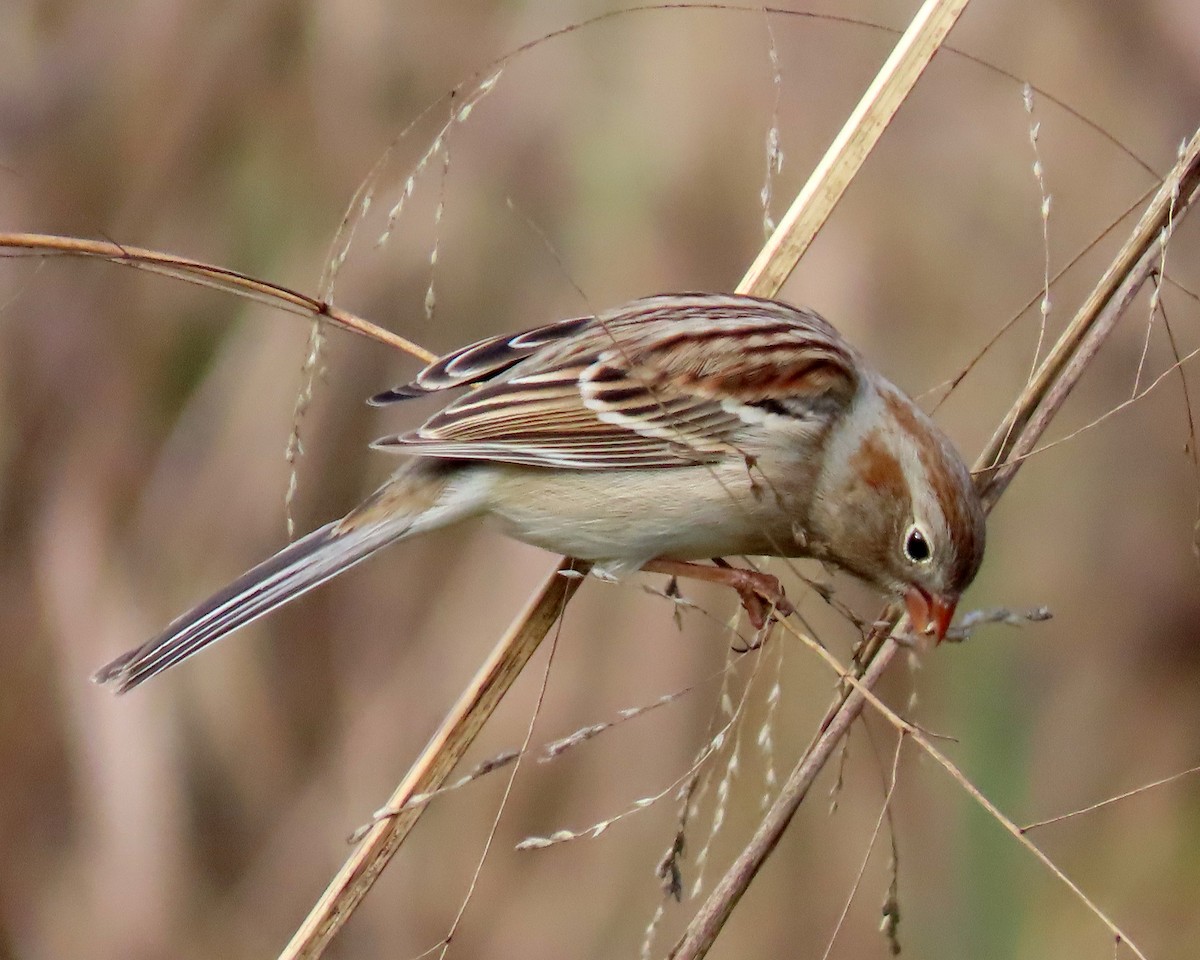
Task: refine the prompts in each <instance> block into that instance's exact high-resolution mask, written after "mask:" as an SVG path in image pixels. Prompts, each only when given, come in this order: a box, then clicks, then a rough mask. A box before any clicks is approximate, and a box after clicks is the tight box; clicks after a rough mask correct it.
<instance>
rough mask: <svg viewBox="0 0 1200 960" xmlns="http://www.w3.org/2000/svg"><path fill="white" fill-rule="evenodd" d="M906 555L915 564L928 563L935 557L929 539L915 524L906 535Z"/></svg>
mask: <svg viewBox="0 0 1200 960" xmlns="http://www.w3.org/2000/svg"><path fill="white" fill-rule="evenodd" d="M904 555H905V556H906V557H908V559H909V560H911V561H912V562H913V563H928V562H929V561H930V559H932V557H933V548H932V547H931V546H930V545H929V538H928V537H927V536H925V531H924V530H922V529H921V528H920V527H919V526H918V525H917V524H915V523H914V524H913V525H912V526H910V527H909V528H908V530H906V531H905V533H904Z"/></svg>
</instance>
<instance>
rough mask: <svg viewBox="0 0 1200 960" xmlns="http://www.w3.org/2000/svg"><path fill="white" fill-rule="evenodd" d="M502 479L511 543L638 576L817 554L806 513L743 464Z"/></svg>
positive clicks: (499, 496)
mask: <svg viewBox="0 0 1200 960" xmlns="http://www.w3.org/2000/svg"><path fill="white" fill-rule="evenodd" d="M493 469H494V470H495V475H494V476H493V477H492V478H491V479H492V484H491V486H492V496H490V497H489V498H488V499H489V500H490V501H491V502H490V509H489V510H488V511H487V512H488V513H489V514H490V515H491V516H492V517H495V518H496V519H497V520H498V521H499V523H500V525H501V528H502V529H503V530H504V531H505V532H506V533H508V534H509V535H510V536H512V537H515V538H516V539H518V540H523V541H525V542H526V543H531V544H534V545H536V546H539V547H544V548H545V549H547V550H552V551H554V552H556V553H562V554H566V555H568V556H573V557H579V558H580V559H584V560H597V561H615V562H616V563H615V564H610V566H615V567H617V568H619V569H633V568H636V567H639V566H641V564H642V563H644V562H646V561H647V560H651V559H654V558H657V557H662V558H668V559H673V560H700V559H706V558H709V557H719V556H727V555H739V554H748V555H774V556H791V557H794V556H803V555H805V554H806V552H807V551H806V549H805V537H804V529H803V521H804V516H803V513H804V510H803V507H802V506H800V505H799V504H798V503H797V502H796V499H795V498H794V497H790V496H789V495H788V494H787V492H786V491H785V490H783V489H780V487H779V486H778V485H777V484H772V483H770V482H769V480H765V479H763V478H762V477H755V478H754V479H753V480H752V479H751V475H750V474H749V472H748V471H747V469H746V467H745V466H744V465H743V464H740V463H738V464H724V465H721V466H719V467H713V468H711V469H710V468H707V467H681V468H677V469H661V468H659V469H646V470H620V471H604V472H599V471H597V472H592V471H547V470H539V469H536V468H526V467H514V466H510V465H496V466H495V467H494V468H493ZM614 474H615V476H614ZM781 503H782V504H784V505H785V506H784V507H783V508H781V506H780V504H781Z"/></svg>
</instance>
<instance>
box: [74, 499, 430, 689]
mask: <svg viewBox="0 0 1200 960" xmlns="http://www.w3.org/2000/svg"><path fill="white" fill-rule="evenodd" d="M339 523H340V521H334V522H333V523H328V524H326V525H325V526H323V527H321V528H320V529H318V530H314V531H313V532H312V533H310V534H308V535H307V536H305V537H302V538H301V539H300V540H297V541H296V542H295V543H293V544H291V545H289V546H287V547H285V548H284V549H283V550H281V551H279V553H277V554H275V556H273V557H271V558H270V559H269V560H265V561H263V562H262V563H260V564H259V565H258V566H256V567H253V568H251V569H250V570H248V571H247V572H246V573H244V574H242V576H240V577H238V579H236V580H235V581H233V583H231V584H229V586H227V587H225V588H224V589H222V590H220V591H218V592H217V593H215V594H213V595H212V596H211V597H209V598H208V599H207V600H205V601H204V602H203V603H201V604H200V605H198V606H196V607H194V608H193V609H191V610H189V611H188V612H187V613H185V614H183V616H181V617H179V618H177V619H176V620H173V621H172V622H171V624H170V625H169V626H168V627H167V628H166V630H164V631H163V632H162V633H160V634H159V635H158V636H157V637H154V638H153V639H151V640H149V641H147V642H146V643H144V644H142V646H140V647H137V648H136V649H134V650H131V651H129V652H128V653H125V654H122V655H121V656H119V657H117V659H115V660H113V661H112V662H111V663H109V664H107V665H105V666H103V667H101V668H100V669H99V670H98V671H96V673H95V675H93V677H92V679H93V680H94V681H95V682H96V683H100V684H107V685H111V686H113V687H114V688H115V690H116V692H117V693H124V692H125V691H126V690H129V689H131V688H133V687H136V686H137V685H138V684H139V683H142V682H143V681H145V680H149V679H150V678H151V677H153V676H155V675H156V674H159V673H162V671H164V670H166V669H167V668H168V667H173V666H174V665H175V664H177V663H179V662H180V661H182V660H186V659H187V658H188V657H190V656H192V654H194V653H197V652H198V651H200V650H201V649H203V648H204V647H206V646H208V645H209V644H210V643H213V642H215V641H217V640H220V639H221V638H222V637H224V636H226V635H227V634H229V633H232V632H233V631H234V630H237V629H238V628H239V627H243V626H245V625H246V624H248V623H250V622H251V621H253V620H257V619H258V618H259V617H261V616H263V615H264V614H267V613H270V612H271V611H272V610H274V609H275V608H276V607H279V606H281V605H283V604H284V603H287V602H288V601H289V600H292V599H294V598H295V597H298V596H300V595H301V594H302V593H306V592H307V591H309V590H311V589H312V588H313V587H316V586H319V585H320V584H322V583H324V582H325V581H326V580H328V579H329V578H330V577H333V576H335V575H337V574H339V573H341V572H342V571H343V570H346V569H347V568H349V567H351V566H353V565H354V564H356V563H358V562H359V561H361V560H365V559H366V558H367V557H368V556H370V555H371V554H372V553H374V552H375V551H376V550H378V549H380V548H381V547H384V546H386V545H387V544H389V543H391V542H392V541H393V540H396V539H398V538H399V537H401V536H403V535H404V533H405V532H407V528H408V526H409V525H410V524H381V525H379V526H375V527H362V528H358V529H355V530H351V531H349V532H340V531H339V529H338V525H339Z"/></svg>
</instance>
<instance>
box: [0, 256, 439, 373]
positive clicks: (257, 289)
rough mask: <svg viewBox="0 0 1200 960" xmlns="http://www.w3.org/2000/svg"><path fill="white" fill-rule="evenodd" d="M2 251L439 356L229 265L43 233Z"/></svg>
mask: <svg viewBox="0 0 1200 960" xmlns="http://www.w3.org/2000/svg"><path fill="white" fill-rule="evenodd" d="M0 250H16V251H19V252H21V253H25V254H37V255H38V256H43V257H49V256H72V257H87V258H90V259H96V260H106V261H108V262H109V263H115V264H118V265H120V266H122V267H132V268H133V269H135V270H145V271H146V272H147V273H157V274H160V275H161V276H164V277H172V278H174V279H176V280H183V281H185V282H186V283H191V284H194V285H196V286H199V287H211V288H212V289H214V290H221V291H224V292H226V293H233V294H236V295H237V296H239V297H243V298H244V299H247V300H254V301H256V302H258V303H264V304H267V305H268V306H271V307H274V308H275V309H277V310H284V311H286V312H288V313H294V314H298V315H299V316H303V317H317V318H324V319H325V320H328V321H329V322H330V323H332V324H333V325H334V326H335V327H341V328H342V329H343V330H349V331H350V332H351V333H357V334H358V335H359V336H363V337H368V338H369V339H371V340H376V341H378V342H379V343H382V344H384V345H385V346H388V347H392V348H394V349H396V350H401V351H403V352H404V353H407V354H410V355H411V356H414V357H416V358H417V359H419V360H424V361H425V362H426V363H430V362H431V361H433V360H435V359H437V355H436V354H433V353H430V352H429V351H428V350H426V349H425V348H424V347H419V346H417V345H416V344H415V343H413V342H412V341H411V340H406V339H405V338H404V337H402V336H400V335H399V334H397V333H392V332H391V331H390V330H385V329H384V328H383V327H379V326H376V325H375V324H373V323H371V322H370V321H369V320H364V319H362V317H357V316H355V315H354V314H352V313H350V312H348V311H346V310H342V309H341V308H340V307H335V306H334V305H333V304H332V303H329V302H328V301H325V300H318V299H317V298H315V297H310V296H308V295H307V294H303V293H299V292H297V291H295V290H292V289H290V288H288V287H285V286H283V285H281V284H278V283H270V282H268V281H266V280H259V279H257V278H256V277H251V276H247V275H246V274H244V273H238V271H236V270H230V269H229V268H227V267H218V266H214V265H213V264H211V263H204V262H203V261H201V260H192V259H190V258H189V257H178V256H175V255H174V254H170V253H160V252H159V251H157V250H146V249H143V248H142V247H129V246H125V245H124V244H119V243H113V242H112V241H111V240H85V239H82V238H79V237H56V236H50V235H47V234H41V233H0Z"/></svg>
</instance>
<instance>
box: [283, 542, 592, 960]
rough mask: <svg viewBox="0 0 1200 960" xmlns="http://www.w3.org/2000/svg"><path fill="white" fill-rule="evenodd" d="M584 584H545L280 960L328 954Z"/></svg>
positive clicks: (561, 580)
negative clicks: (420, 800)
mask: <svg viewBox="0 0 1200 960" xmlns="http://www.w3.org/2000/svg"><path fill="white" fill-rule="evenodd" d="M570 563H571V561H564V564H570ZM575 567H576V568H579V567H580V565H579V564H575ZM581 582H582V581H581V580H579V579H577V578H574V577H560V576H558V575H557V571H555V572H554V573H552V574H551V575H550V576H548V577H547V578H546V580H545V582H544V583H543V585H542V589H541V590H540V591H539V592H538V593H536V594H534V595H533V597H531V598H530V600H529V603H528V604H527V605H526V608H525V610H524V611H523V612H522V613H521V614H520V615H519V616H518V617H517V618H516V620H515V621H514V622H513V625H512V626H511V627H510V628H509V629H508V631H507V632H506V633H505V634H504V635H503V636H502V637H501V638H500V639H499V640H498V641H497V643H496V646H495V648H494V649H493V650H492V653H491V655H490V656H489V657H488V659H487V660H486V661H485V662H484V663H483V665H482V666H481V667H480V668H479V672H478V673H477V674H476V675H475V679H474V680H473V681H472V682H471V685H470V686H469V687H468V688H467V689H466V690H464V691H463V694H462V695H461V696H460V697H459V699H458V702H457V703H456V704H455V705H454V708H453V709H452V710H451V711H450V713H449V714H447V716H446V718H445V719H444V720H443V721H442V725H441V726H440V727H439V728H438V730H437V732H436V733H435V734H434V735H433V737H432V738H431V739H430V741H429V744H428V745H427V746H426V748H425V749H424V750H423V751H422V753H421V755H420V757H418V759H417V761H416V762H415V763H414V764H413V766H412V767H411V768H410V769H409V771H408V773H407V774H406V775H405V777H404V780H403V781H401V783H400V785H399V786H397V787H396V789H395V791H394V792H393V793H392V796H391V798H390V799H389V800H388V804H387V808H386V809H387V810H388V811H398V812H396V813H395V814H393V815H391V816H385V817H383V818H381V819H379V820H377V821H376V822H375V824H374V825H373V826H372V827H371V828H370V830H368V831H367V834H366V836H365V837H364V838H363V839H362V841H361V842H360V843H359V845H358V846H357V847H356V848H355V850H354V852H353V854H351V856H350V858H349V859H348V860H347V861H346V863H345V864H344V865H343V866H342V869H341V870H339V871H338V873H337V875H336V876H335V877H334V878H333V881H332V882H331V883H330V884H329V886H328V887H327V888H326V890H325V893H324V894H323V895H322V897H321V899H320V900H318V901H317V905H316V906H315V907H314V908H313V910H312V911H311V912H310V913H309V915H308V917H307V918H306V920H305V922H304V923H303V924H301V926H300V927H299V928H298V929H297V930H296V933H295V934H294V935H293V937H292V939H291V942H290V943H288V945H287V946H286V947H285V948H284V950H283V952H282V953H281V954H280V956H281V957H289V958H290V957H317V956H320V955H321V953H322V952H324V950H325V947H326V946H327V945H328V944H329V941H330V940H331V939H332V938H333V936H334V934H336V933H337V931H338V930H339V929H341V926H342V924H343V923H345V922H346V920H347V918H348V917H349V916H350V914H351V913H353V911H354V909H355V908H356V907H357V906H358V904H359V903H360V902H362V898H363V897H364V896H366V894H367V891H369V890H370V889H371V887H372V886H373V885H374V883H375V880H376V879H377V878H378V877H379V874H380V873H381V872H382V871H383V868H384V867H385V866H387V863H388V861H389V860H391V858H392V857H393V856H394V855H395V853H396V851H397V850H398V849H399V848H400V845H401V844H402V843H403V842H404V839H405V838H406V837H407V836H408V834H409V832H410V831H411V830H412V828H413V826H414V825H415V824H416V822H417V820H418V819H419V817H420V816H421V813H422V812H423V810H424V807H423V806H421V807H417V808H415V809H414V808H411V807H410V808H406V806H405V805H406V804H407V803H408V800H409V799H410V798H411V797H412V795H413V794H416V793H429V792H431V791H434V790H437V789H438V787H440V786H441V785H442V783H444V782H445V780H446V778H447V777H448V776H449V775H450V772H451V771H452V770H453V769H454V767H455V765H456V764H457V763H458V761H459V760H460V759H461V757H462V755H463V754H464V753H465V752H466V750H467V748H468V747H469V746H470V745H471V743H472V741H473V740H474V739H475V736H476V734H478V732H479V731H480V730H481V729H482V728H483V725H484V723H486V722H487V719H488V717H490V716H491V715H492V711H493V710H495V709H496V706H497V705H498V704H499V703H500V701H501V699H502V698H503V697H504V694H505V693H506V692H507V691H508V688H509V687H510V686H511V685H512V682H513V680H514V679H516V677H517V676H518V674H520V672H521V670H522V669H523V668H524V666H525V664H526V663H527V662H528V661H529V658H530V657H531V656H532V655H533V653H534V651H535V650H536V649H537V648H538V645H539V644H540V643H541V642H542V639H543V638H544V637H545V636H546V634H547V633H548V632H549V631H550V628H551V627H552V626H553V625H554V623H555V622H556V621H557V620H558V618H559V616H561V614H562V611H563V610H564V608H565V607H566V604H567V601H568V600H570V598H571V597H572V596H573V595H574V593H575V591H576V590H578V589H579V585H580V583H581Z"/></svg>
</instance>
